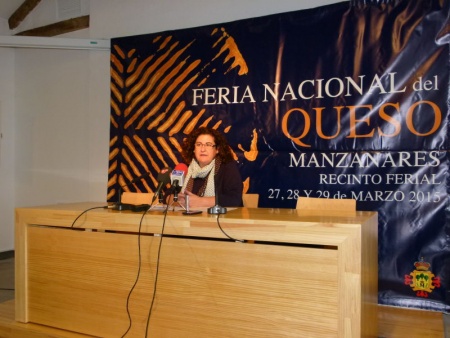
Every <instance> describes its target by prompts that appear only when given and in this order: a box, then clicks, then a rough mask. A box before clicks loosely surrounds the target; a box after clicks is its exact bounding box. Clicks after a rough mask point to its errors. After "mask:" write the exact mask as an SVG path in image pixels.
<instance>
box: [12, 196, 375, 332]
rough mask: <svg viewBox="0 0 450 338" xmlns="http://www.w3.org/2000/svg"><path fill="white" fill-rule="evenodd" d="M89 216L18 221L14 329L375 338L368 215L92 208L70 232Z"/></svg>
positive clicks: (48, 215)
mask: <svg viewBox="0 0 450 338" xmlns="http://www.w3.org/2000/svg"><path fill="white" fill-rule="evenodd" d="M96 206H99V207H100V206H102V204H100V203H78V204H61V205H53V206H42V207H34V208H20V209H17V210H16V243H15V245H16V247H15V250H16V260H15V262H16V320H17V321H19V322H32V323H37V324H42V325H47V326H50V327H56V328H60V329H64V330H70V331H74V332H80V333H84V334H86V335H93V336H100V337H121V336H124V335H125V336H126V337H145V336H146V335H147V336H148V337H158V338H159V337H195V338H199V337H208V338H209V337H270V338H273V337H376V336H377V283H378V282H377V281H378V275H377V272H378V259H377V237H378V231H377V226H378V224H377V214H376V213H374V212H333V213H332V214H331V213H327V212H326V211H311V210H310V211H302V210H293V209H263V208H259V209H247V208H238V209H234V210H229V211H228V213H227V214H225V215H220V218H219V222H218V218H217V216H216V215H208V214H207V213H205V212H204V213H203V214H201V215H196V216H183V215H181V213H180V212H174V211H169V212H167V215H166V217H165V216H164V213H163V212H161V211H150V212H148V213H147V214H145V216H144V217H142V216H143V213H133V212H130V211H114V210H111V209H106V208H98V209H92V210H89V211H87V212H85V213H84V214H82V216H80V217H79V218H78V219H77V220H76V222H74V221H75V219H76V218H77V217H78V216H79V215H80V214H81V213H82V212H83V211H85V210H87V209H89V208H93V207H96ZM218 223H219V224H220V227H219V224H218ZM221 228H222V230H223V231H222V230H221ZM224 233H226V235H225V234H224ZM161 234H163V235H161ZM227 236H229V237H230V238H232V239H234V240H230V239H229V238H228V237H227ZM155 290H156V292H155ZM150 310H151V311H150ZM146 331H147V332H146Z"/></svg>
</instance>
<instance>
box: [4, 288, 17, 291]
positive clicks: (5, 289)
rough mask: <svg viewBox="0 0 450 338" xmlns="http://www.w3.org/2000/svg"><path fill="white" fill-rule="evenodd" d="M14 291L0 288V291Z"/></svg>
mask: <svg viewBox="0 0 450 338" xmlns="http://www.w3.org/2000/svg"><path fill="white" fill-rule="evenodd" d="M15 290H16V289H8V288H0V291H15Z"/></svg>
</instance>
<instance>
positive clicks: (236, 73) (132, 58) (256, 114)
mask: <svg viewBox="0 0 450 338" xmlns="http://www.w3.org/2000/svg"><path fill="white" fill-rule="evenodd" d="M364 3H370V1H364ZM375 3H378V5H377V4H375V5H374V4H361V3H358V2H352V3H349V2H343V3H337V4H334V5H330V6H324V7H319V8H315V9H309V10H301V11H296V12H289V13H282V14H276V15H271V16H266V17H259V18H252V19H246V20H240V21H235V22H230V23H220V24H215V25H211V26H204V27H197V28H189V29H182V30H176V31H167V32H161V33H155V34H148V35H139V36H131V37H122V38H116V39H113V40H112V46H111V140H110V166H109V185H108V200H109V201H116V200H117V198H118V195H117V191H118V187H119V185H120V186H125V185H128V186H126V187H124V188H123V189H124V190H130V191H136V192H146V191H151V190H154V189H155V186H156V184H157V180H156V177H157V174H158V172H159V171H160V170H161V168H163V167H166V166H169V167H172V168H173V167H174V166H175V165H176V164H177V163H179V162H182V158H181V156H180V150H181V145H182V140H183V139H184V138H185V137H186V135H187V134H189V133H190V132H191V131H192V130H194V129H195V128H198V127H200V126H210V127H213V128H217V129H219V130H221V131H222V132H224V133H225V134H226V136H227V138H228V140H229V142H230V144H231V145H232V148H233V151H234V153H235V156H236V159H237V160H238V162H239V167H240V170H241V174H242V177H243V179H244V180H245V181H244V189H245V191H246V192H248V193H258V194H259V195H260V203H259V206H260V207H264V208H295V207H296V202H297V198H298V197H299V196H309V197H321V198H353V199H356V200H357V208H358V210H373V211H378V213H379V303H380V304H386V305H395V306H404V307H416V308H422V309H430V310H437V311H446V312H448V311H449V310H450V299H449V294H450V290H449V283H450V277H449V276H450V244H449V243H450V242H449V237H450V226H449V220H448V218H449V205H448V193H449V184H450V182H449V177H448V169H449V154H448V150H449V140H448V130H449V104H450V95H449V80H450V78H449V69H450V62H449V61H450V57H449V52H450V51H449V42H450V30H449V29H448V27H449V22H448V19H449V14H448V13H449V1H438V0H417V1H406V0H403V1H402V0H400V1H395V3H393V4H386V3H382V2H380V1H375ZM381 3H382V4H381ZM147 172H150V173H151V175H150V176H149V177H148V178H146V179H142V180H138V181H137V182H135V183H133V184H130V182H131V181H132V180H133V179H134V178H136V177H139V176H141V175H143V174H145V173H147Z"/></svg>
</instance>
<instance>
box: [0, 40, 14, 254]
mask: <svg viewBox="0 0 450 338" xmlns="http://www.w3.org/2000/svg"><path fill="white" fill-rule="evenodd" d="M0 74H1V75H0V252H1V251H8V250H12V249H13V248H14V226H13V224H14V206H15V190H14V181H15V176H14V167H15V166H14V156H15V155H14V134H15V132H16V131H15V123H14V111H15V107H14V91H15V86H14V51H13V50H12V49H10V48H0Z"/></svg>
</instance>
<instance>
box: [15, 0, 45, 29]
mask: <svg viewBox="0 0 450 338" xmlns="http://www.w3.org/2000/svg"><path fill="white" fill-rule="evenodd" d="M40 2H41V0H25V1H24V2H23V3H22V4H21V5H20V6H19V8H17V9H16V11H15V12H14V13H13V14H12V15H11V16H10V17H9V19H8V24H9V29H14V28H17V26H19V24H20V23H21V22H22V21H23V19H25V18H26V17H27V15H28V14H30V13H31V11H32V10H33V9H34V8H35V7H36V6H37V5H38V3H40Z"/></svg>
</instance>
